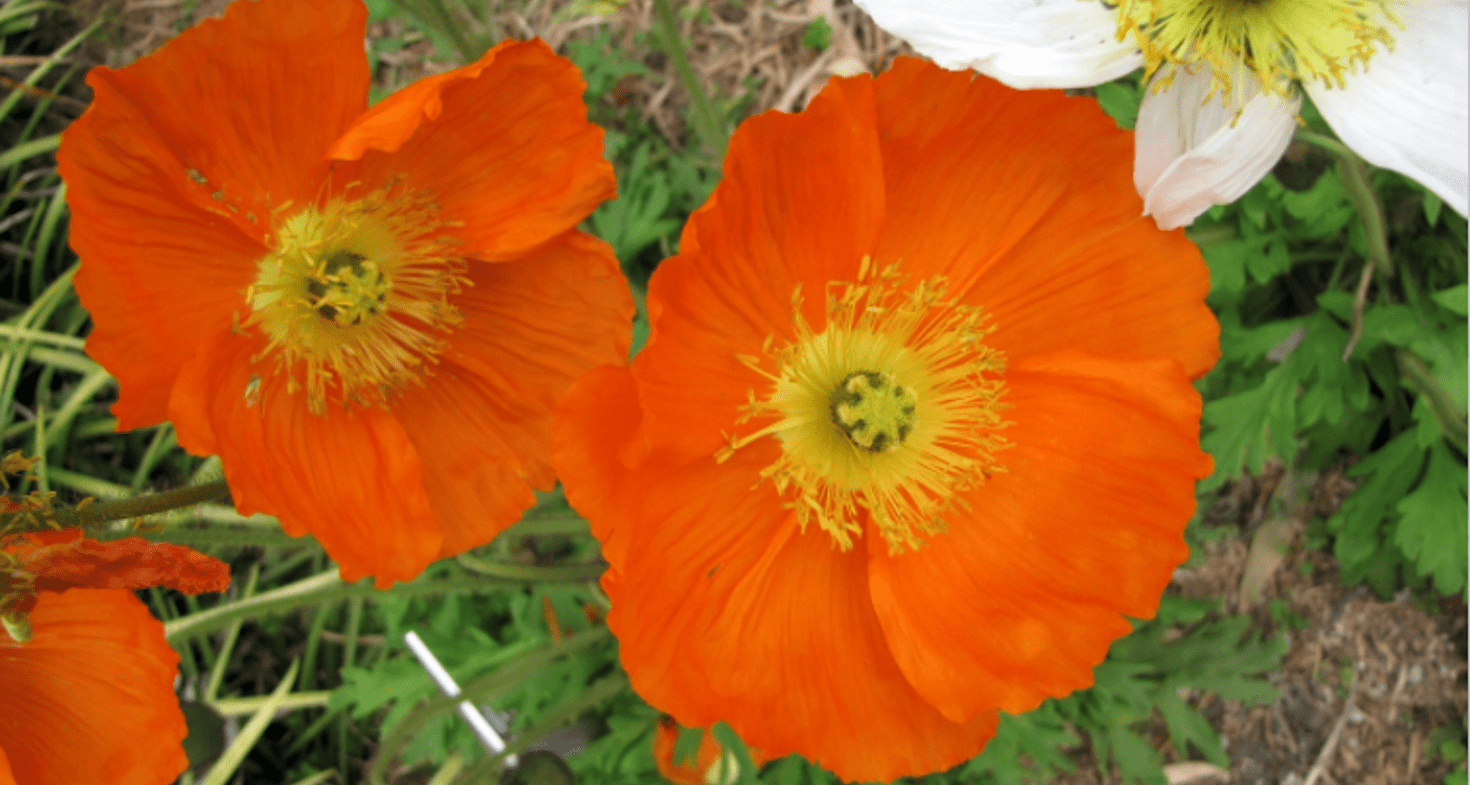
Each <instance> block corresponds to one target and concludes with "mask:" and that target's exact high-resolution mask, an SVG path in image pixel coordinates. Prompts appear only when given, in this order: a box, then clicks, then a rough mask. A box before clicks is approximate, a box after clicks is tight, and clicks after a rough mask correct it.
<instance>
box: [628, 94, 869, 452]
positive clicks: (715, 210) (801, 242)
mask: <svg viewBox="0 0 1470 785" xmlns="http://www.w3.org/2000/svg"><path fill="white" fill-rule="evenodd" d="M873 117H874V111H873V94H872V86H871V79H869V78H867V77H859V78H857V79H854V80H849V81H845V82H844V83H842V88H841V89H837V90H825V91H823V92H822V93H821V94H820V95H818V96H817V97H816V98H814V99H812V102H811V105H810V106H808V107H807V109H806V110H805V111H803V112H802V113H801V114H799V115H786V114H780V113H777V112H767V113H765V114H762V115H760V116H757V117H753V118H751V119H749V120H747V121H745V122H744V123H742V124H741V126H740V128H739V129H738V130H736V131H735V134H734V135H733V136H732V137H731V139H730V152H729V154H728V155H727V156H726V158H725V174H724V179H723V180H721V182H720V184H719V187H718V188H717V190H716V192H715V195H714V196H713V197H711V200H710V201H709V202H708V203H707V204H706V205H705V206H704V207H701V208H700V209H699V210H697V211H695V213H694V214H693V215H691V216H690V218H689V222H688V223H687V224H686V225H685V228H684V235H683V239H682V240H681V241H680V248H679V250H680V253H679V255H678V256H676V257H674V258H672V259H669V260H666V261H665V262H663V264H661V265H660V266H659V270H660V271H661V272H660V273H659V275H658V276H656V277H655V278H654V279H653V280H652V281H651V282H650V284H649V294H648V302H649V306H648V307H649V314H648V315H649V323H650V325H651V332H650V334H649V339H648V344H647V346H645V347H644V349H643V351H642V352H640V353H639V355H638V357H637V359H636V360H635V361H634V364H635V366H636V367H637V368H638V369H639V370H638V376H639V380H640V388H639V394H640V395H641V396H643V410H644V413H645V417H646V420H645V421H644V432H645V434H647V435H649V438H652V439H655V440H657V441H658V442H659V445H660V446H665V447H668V448H670V449H676V450H678V451H679V452H681V453H683V454H686V455H698V454H702V455H710V454H712V453H713V452H714V451H715V450H716V449H718V448H719V447H720V446H721V445H722V444H723V443H724V438H725V437H724V436H723V435H722V434H721V432H720V428H721V427H724V424H725V423H728V422H729V419H730V415H731V414H732V413H734V412H736V411H738V408H739V407H740V406H741V405H743V404H744V403H745V401H746V393H747V391H748V390H749V389H751V388H752V387H755V386H763V385H764V384H765V382H764V380H763V378H762V377H761V376H760V375H758V374H756V373H755V372H754V371H752V370H750V368H748V367H746V366H745V364H743V363H742V362H741V360H740V356H741V355H742V354H745V355H748V354H752V353H756V352H758V351H759V349H760V346H761V344H762V342H763V341H764V340H765V339H766V338H767V337H768V336H774V337H775V338H776V339H778V340H790V338H791V336H792V335H793V331H792V327H791V318H792V294H793V292H794V291H795V289H796V286H797V285H798V284H800V285H801V286H802V287H803V297H804V301H805V312H806V314H807V317H808V319H809V320H811V321H812V322H813V323H820V322H821V320H822V319H824V318H825V317H824V316H823V314H824V309H825V307H826V289H827V283H828V282H829V281H834V280H837V281H842V280H847V281H852V280H856V278H857V272H858V266H859V264H860V262H861V259H862V257H863V256H865V255H867V254H869V253H870V252H871V251H872V242H873V237H874V236H875V235H876V233H877V231H878V229H879V227H880V225H881V221H882V215H883V204H884V201H883V179H882V171H883V170H882V164H881V162H880V160H879V154H878V139H877V133H876V131H875V129H874V125H873ZM691 379H699V380H700V382H699V383H698V384H695V385H691V384H690V380H691ZM655 434H656V436H655Z"/></svg>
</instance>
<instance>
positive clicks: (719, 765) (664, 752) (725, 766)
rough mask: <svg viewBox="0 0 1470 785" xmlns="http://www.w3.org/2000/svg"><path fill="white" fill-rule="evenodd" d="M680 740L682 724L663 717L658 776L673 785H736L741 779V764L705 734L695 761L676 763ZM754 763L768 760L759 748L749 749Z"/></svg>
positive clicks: (656, 752)
mask: <svg viewBox="0 0 1470 785" xmlns="http://www.w3.org/2000/svg"><path fill="white" fill-rule="evenodd" d="M678 741H679V723H677V722H675V721H674V720H673V718H671V717H660V718H659V721H658V727H656V728H654V731H653V762H654V765H656V766H658V773H659V774H660V775H662V776H663V778H664V779H665V780H668V781H669V782H671V783H673V785H733V783H735V782H736V781H737V780H738V779H739V777H740V764H739V762H738V761H736V759H735V756H734V755H732V754H730V753H727V752H725V748H724V747H723V746H721V745H720V743H719V742H718V741H716V740H715V736H714V734H713V733H710V732H709V731H705V732H704V733H703V734H702V735H701V736H700V737H699V749H698V750H697V751H695V753H694V758H693V760H687V761H683V762H680V763H675V762H674V746H675V744H676V743H677V742H678ZM747 751H748V752H749V753H750V759H751V762H753V763H755V765H757V766H759V765H761V764H762V763H765V761H766V758H765V756H764V755H762V754H761V752H760V750H758V749H750V750H747Z"/></svg>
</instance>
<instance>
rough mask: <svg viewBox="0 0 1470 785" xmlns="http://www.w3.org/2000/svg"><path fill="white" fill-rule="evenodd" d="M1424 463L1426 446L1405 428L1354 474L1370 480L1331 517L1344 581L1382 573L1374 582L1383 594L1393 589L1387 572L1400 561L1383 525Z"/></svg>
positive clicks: (1335, 546) (1331, 528) (1330, 525)
mask: <svg viewBox="0 0 1470 785" xmlns="http://www.w3.org/2000/svg"><path fill="white" fill-rule="evenodd" d="M1423 466H1424V450H1423V448H1422V447H1420V446H1419V443H1418V440H1417V438H1416V436H1415V434H1414V433H1413V432H1412V431H1405V432H1403V433H1400V434H1399V435H1398V436H1395V437H1394V438H1393V439H1392V440H1390V441H1389V442H1388V443H1387V444H1385V445H1383V446H1382V447H1380V448H1379V449H1378V450H1376V451H1375V452H1373V453H1370V454H1369V455H1367V456H1366V457H1364V458H1363V460H1362V461H1360V462H1359V463H1358V465H1357V466H1354V467H1353V468H1352V469H1351V470H1350V471H1349V472H1348V476H1350V477H1362V478H1364V479H1363V481H1362V483H1361V484H1360V485H1359V486H1358V489H1357V490H1356V491H1355V492H1354V493H1353V495H1352V496H1349V497H1348V498H1347V499H1346V500H1345V501H1344V502H1343V503H1342V507H1340V508H1339V509H1338V511H1337V514H1336V515H1333V516H1332V517H1331V518H1330V519H1328V521H1327V528H1328V530H1329V531H1331V532H1333V534H1335V535H1336V537H1337V540H1336V542H1335V543H1334V545H1333V554H1334V555H1335V556H1337V559H1338V561H1339V562H1341V563H1342V567H1343V580H1344V582H1346V583H1353V582H1357V581H1360V580H1364V579H1370V578H1372V577H1373V576H1377V578H1378V579H1377V580H1375V581H1373V583H1374V588H1375V589H1376V590H1378V592H1379V594H1380V595H1383V594H1387V593H1390V592H1391V591H1392V590H1393V587H1392V586H1390V585H1386V584H1385V583H1384V582H1383V581H1384V580H1387V579H1391V577H1392V576H1391V575H1389V574H1386V573H1385V571H1387V570H1391V568H1392V565H1393V563H1394V561H1395V559H1394V556H1395V554H1394V553H1393V552H1392V551H1393V549H1392V547H1391V545H1390V544H1389V543H1388V542H1387V540H1386V537H1385V527H1384V526H1383V523H1384V519H1385V518H1386V517H1387V516H1388V515H1389V514H1390V513H1392V512H1394V508H1395V506H1396V505H1397V504H1398V503H1399V501H1400V500H1401V499H1403V498H1404V495H1405V494H1407V493H1408V491H1409V488H1411V487H1413V485H1414V480H1415V479H1417V478H1418V476H1419V470H1420V469H1421V468H1422V467H1423Z"/></svg>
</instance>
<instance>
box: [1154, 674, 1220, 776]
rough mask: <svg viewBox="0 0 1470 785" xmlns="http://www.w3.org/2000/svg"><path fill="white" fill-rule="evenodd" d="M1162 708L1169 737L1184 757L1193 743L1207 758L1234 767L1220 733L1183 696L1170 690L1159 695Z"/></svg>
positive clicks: (1160, 709)
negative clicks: (1181, 698)
mask: <svg viewBox="0 0 1470 785" xmlns="http://www.w3.org/2000/svg"><path fill="white" fill-rule="evenodd" d="M1158 707H1159V714H1160V715H1161V716H1162V717H1163V718H1164V725H1165V727H1167V728H1168V729H1169V738H1170V739H1171V740H1172V741H1173V742H1174V749H1176V750H1178V751H1179V754H1180V755H1181V756H1183V757H1185V758H1186V759H1187V758H1189V757H1190V755H1189V746H1190V745H1194V748H1195V749H1197V750H1199V751H1200V753H1201V754H1203V755H1204V756H1205V760H1207V761H1209V762H1210V763H1213V764H1215V765H1216V766H1219V767H1220V768H1222V769H1227V768H1229V767H1230V759H1229V758H1228V757H1226V755H1225V747H1224V746H1223V745H1222V744H1221V743H1220V734H1218V733H1216V732H1215V729H1214V728H1212V727H1210V723H1209V722H1207V721H1206V720H1205V718H1204V717H1201V716H1200V714H1199V712H1197V711H1195V710H1194V708H1193V707H1191V706H1190V705H1189V704H1187V703H1185V702H1184V701H1182V700H1180V699H1179V696H1177V695H1174V694H1172V693H1167V692H1166V693H1163V694H1161V695H1159V700H1158Z"/></svg>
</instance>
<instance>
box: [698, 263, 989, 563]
mask: <svg viewBox="0 0 1470 785" xmlns="http://www.w3.org/2000/svg"><path fill="white" fill-rule="evenodd" d="M902 283H903V277H902V276H901V275H900V274H899V272H898V269H897V265H891V266H889V267H887V268H886V269H883V270H881V271H880V270H878V269H876V267H875V265H873V264H872V262H871V260H870V259H868V258H864V259H863V260H862V264H861V266H860V268H859V271H858V279H857V281H856V282H834V283H831V284H829V285H828V291H827V307H826V317H827V323H826V325H825V326H824V327H823V329H822V330H821V331H820V332H818V331H816V330H814V329H813V328H812V327H811V325H810V324H808V322H807V320H806V318H805V317H804V316H803V315H802V307H803V298H802V293H801V289H800V287H797V289H796V291H795V292H794V293H793V294H792V299H791V309H792V314H793V326H794V331H795V340H794V341H791V342H790V343H784V342H778V341H776V340H775V339H774V338H769V339H767V341H766V346H765V351H764V355H765V356H764V357H741V358H740V359H741V361H742V362H744V363H745V364H746V365H747V366H749V367H750V368H752V369H754V370H755V371H757V372H758V373H760V374H761V375H762V376H765V377H766V378H767V379H769V380H770V381H771V387H770V389H769V390H768V391H767V392H766V393H765V394H764V395H763V396H757V395H756V393H755V391H754V390H752V391H751V392H750V402H749V404H747V405H746V406H745V407H743V411H742V413H741V417H740V419H739V422H740V423H742V424H743V423H745V422H748V421H750V420H751V419H754V418H772V419H774V422H772V423H771V424H769V425H767V426H766V427H764V428H761V429H759V430H757V431H755V432H753V433H749V434H745V435H743V436H732V437H730V440H729V444H728V446H726V447H723V448H721V449H720V450H719V451H718V452H717V453H716V455H715V458H716V460H719V461H722V462H723V461H725V460H727V459H728V458H729V457H730V456H731V455H733V454H734V453H735V451H736V450H739V449H740V448H741V447H744V446H745V445H747V444H750V443H751V442H753V441H755V440H757V439H760V438H763V437H765V436H775V437H776V438H777V439H779V440H780V442H781V446H782V452H781V457H780V458H779V459H777V460H776V462H774V463H772V464H771V465H770V466H768V467H766V468H765V469H764V470H763V471H762V472H761V479H762V480H770V481H771V483H772V484H773V485H774V486H775V488H776V491H777V493H779V494H780V495H781V496H782V497H783V498H784V499H785V500H786V504H787V506H788V507H789V508H791V509H792V510H794V511H795V513H796V517H797V520H798V522H799V523H800V525H801V527H802V530H803V531H805V530H806V527H807V525H808V524H811V523H815V524H816V525H817V526H819V527H820V528H821V529H822V530H823V531H825V532H827V533H828V534H829V535H831V537H832V539H833V542H834V543H835V544H836V545H837V547H838V548H840V549H842V550H844V551H845V550H848V549H850V548H852V546H853V539H854V537H857V536H861V534H862V531H863V523H864V519H865V518H866V519H867V520H871V521H872V523H873V524H874V525H875V526H876V527H877V530H878V533H879V534H880V535H881V536H882V537H883V538H884V539H885V540H886V541H887V543H888V549H889V552H890V553H901V552H903V551H905V550H912V549H917V548H919V547H920V546H922V545H923V544H924V539H923V536H924V535H933V534H938V533H941V532H944V531H945V530H946V523H945V520H944V515H945V513H946V512H948V511H950V510H951V509H953V508H954V507H956V506H959V505H962V504H963V501H962V500H961V499H960V497H959V494H960V493H962V492H963V491H965V490H967V489H969V488H971V487H973V486H974V485H976V484H977V483H979V482H982V481H983V480H984V478H985V476H986V475H988V474H990V473H992V472H997V471H1002V469H1001V467H1000V465H999V463H997V462H996V460H995V457H994V456H995V453H997V452H998V451H1000V450H1001V449H1003V448H1004V447H1005V446H1006V445H1007V442H1006V440H1005V439H1004V437H1002V436H1000V435H999V433H998V431H999V430H1000V429H1001V428H1003V427H1005V423H1004V422H1003V421H1002V420H1001V418H1000V414H999V412H1000V410H1001V409H1003V408H1004V405H1003V404H1002V403H1001V402H1000V398H1001V393H1002V392H1003V390H1004V383H1003V381H1002V380H1001V379H1000V376H1001V375H1002V374H1003V372H1004V370H1005V359H1004V357H1003V356H1002V355H1001V354H1000V353H999V352H997V351H996V350H994V349H992V348H990V347H988V346H986V345H985V343H984V341H983V339H984V337H985V336H986V335H988V334H989V333H990V332H991V331H993V329H994V328H993V327H991V326H989V325H988V324H987V322H988V318H987V317H986V316H985V315H984V314H982V313H981V310H980V309H979V308H976V307H973V306H967V305H960V304H958V303H956V302H954V301H953V300H950V299H947V298H946V287H945V281H944V279H943V278H933V279H929V280H926V281H921V282H919V283H918V284H917V285H915V286H913V287H912V288H909V289H907V290H906V291H905V290H903V289H902V288H901V287H902ZM778 343H783V344H784V345H779V346H778V345H777V344H778ZM772 366H774V367H772Z"/></svg>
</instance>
